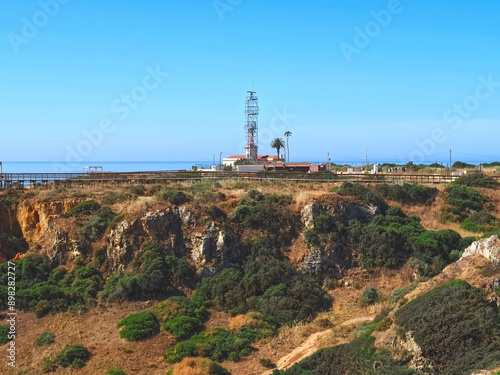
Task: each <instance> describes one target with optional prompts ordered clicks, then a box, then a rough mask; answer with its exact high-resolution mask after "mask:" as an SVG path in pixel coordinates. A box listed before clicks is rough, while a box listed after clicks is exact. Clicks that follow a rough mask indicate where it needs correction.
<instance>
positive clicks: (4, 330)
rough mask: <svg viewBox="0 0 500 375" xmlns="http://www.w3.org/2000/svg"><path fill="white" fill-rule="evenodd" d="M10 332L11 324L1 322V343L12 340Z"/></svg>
mask: <svg viewBox="0 0 500 375" xmlns="http://www.w3.org/2000/svg"><path fill="white" fill-rule="evenodd" d="M9 332H10V327H9V326H7V325H3V324H0V345H5V344H7V343H8V342H9V341H10V339H9Z"/></svg>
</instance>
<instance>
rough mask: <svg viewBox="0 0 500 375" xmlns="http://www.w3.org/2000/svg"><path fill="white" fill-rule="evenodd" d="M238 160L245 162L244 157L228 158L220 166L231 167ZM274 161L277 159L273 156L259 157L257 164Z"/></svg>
mask: <svg viewBox="0 0 500 375" xmlns="http://www.w3.org/2000/svg"><path fill="white" fill-rule="evenodd" d="M240 159H244V160H246V155H232V156H229V157H228V158H224V159H222V164H224V165H225V166H230V167H233V166H234V163H236V162H237V161H238V160H240ZM275 160H278V157H277V156H275V155H259V156H258V157H257V164H265V163H268V162H273V161H275Z"/></svg>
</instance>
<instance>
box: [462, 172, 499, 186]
mask: <svg viewBox="0 0 500 375" xmlns="http://www.w3.org/2000/svg"><path fill="white" fill-rule="evenodd" d="M452 184H453V185H459V186H469V187H481V188H487V189H496V188H498V187H500V183H499V182H498V181H497V180H495V179H494V178H493V177H490V176H488V175H485V174H484V173H480V172H476V173H470V174H466V175H464V176H462V177H459V178H457V179H456V180H455V181H453V182H452Z"/></svg>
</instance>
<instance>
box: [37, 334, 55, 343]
mask: <svg viewBox="0 0 500 375" xmlns="http://www.w3.org/2000/svg"><path fill="white" fill-rule="evenodd" d="M55 338H56V336H54V334H53V333H52V332H50V331H44V332H43V333H42V334H41V335H40V337H38V339H37V340H36V344H37V345H38V346H42V345H45V344H49V345H50V344H53V343H54V342H55Z"/></svg>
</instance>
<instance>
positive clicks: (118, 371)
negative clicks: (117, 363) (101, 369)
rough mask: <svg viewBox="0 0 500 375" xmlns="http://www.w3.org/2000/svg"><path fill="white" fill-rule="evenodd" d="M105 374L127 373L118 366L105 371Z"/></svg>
mask: <svg viewBox="0 0 500 375" xmlns="http://www.w3.org/2000/svg"><path fill="white" fill-rule="evenodd" d="M106 375H127V373H126V372H125V371H123V370H122V369H120V368H116V369H111V370H108V371H106Z"/></svg>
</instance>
